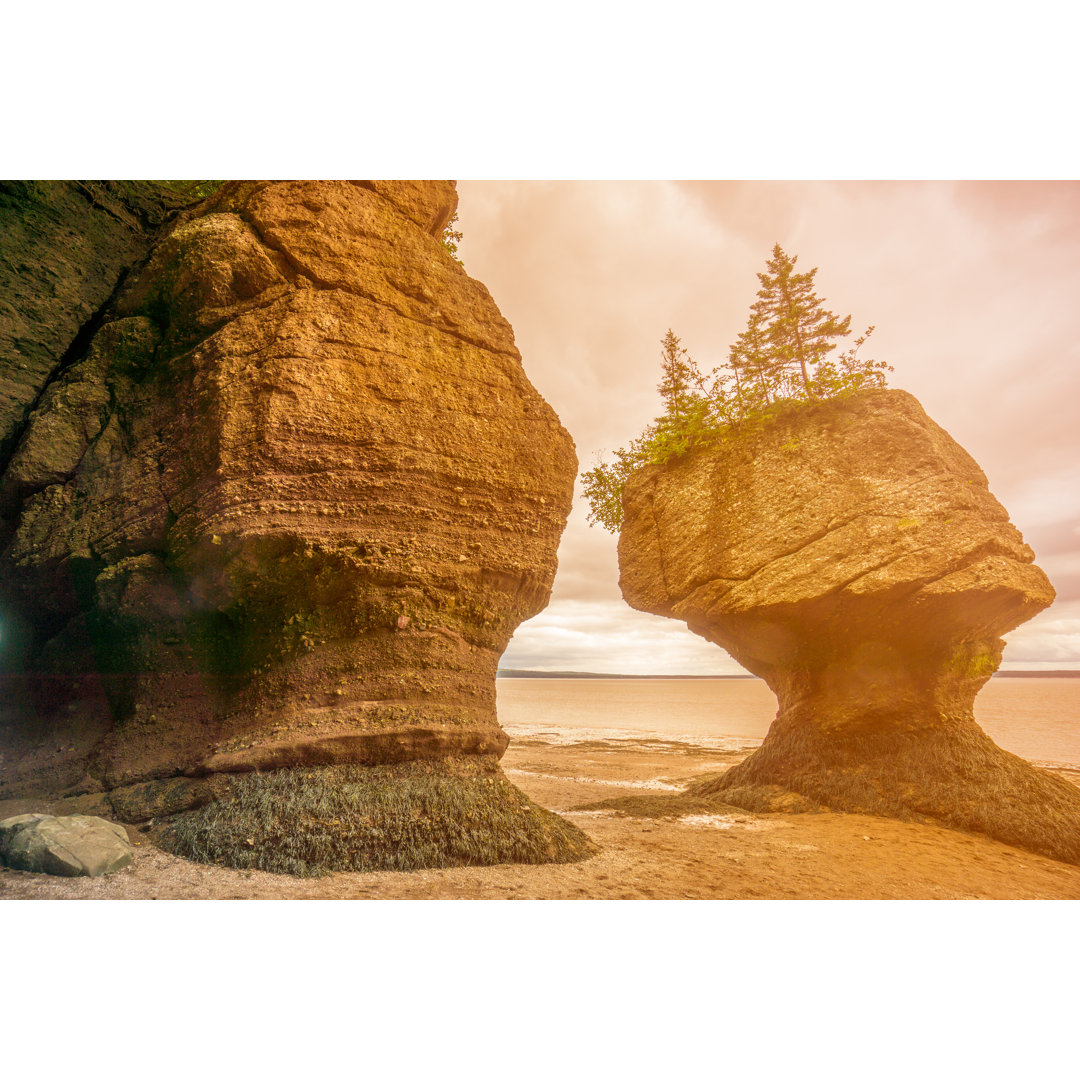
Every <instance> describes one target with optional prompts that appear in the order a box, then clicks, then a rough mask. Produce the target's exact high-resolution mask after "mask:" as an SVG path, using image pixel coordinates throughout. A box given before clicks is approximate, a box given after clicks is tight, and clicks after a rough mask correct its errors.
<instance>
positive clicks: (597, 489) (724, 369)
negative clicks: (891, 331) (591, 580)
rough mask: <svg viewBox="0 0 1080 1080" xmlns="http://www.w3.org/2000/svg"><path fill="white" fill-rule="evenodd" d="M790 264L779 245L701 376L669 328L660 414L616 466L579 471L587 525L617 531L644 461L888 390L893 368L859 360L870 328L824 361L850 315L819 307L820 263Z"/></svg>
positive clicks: (791, 260)
mask: <svg viewBox="0 0 1080 1080" xmlns="http://www.w3.org/2000/svg"><path fill="white" fill-rule="evenodd" d="M797 260H798V256H797V255H791V256H789V255H787V254H786V253H785V252H784V250H783V248H781V247H780V245H779V244H776V245H775V246H774V247H773V250H772V257H771V258H770V259H769V261H768V263H767V264H766V267H765V272H764V273H759V274H758V280H759V282H760V283H761V288H760V289H759V290H758V293H757V297H758V298H757V300H756V301H755V302H754V303H753V304H752V305H751V307H750V315H749V318H748V319H747V324H746V329H745V330H743V332H742V333H741V334H739V336H738V338H736V340H735V342H734V344H733V345H732V346H731V347H730V349H729V352H728V359H727V362H726V363H725V364H722V365H720V366H719V367H715V368H713V369H712V371H711V372H709V374H708V375H705V374H703V373H702V372H701V371H700V370H699V368H698V366H697V364H696V363H695V362H694V360H693V358H692V357H691V356H690V355H689V353H688V352H687V350H686V349H685V348H684V347H683V346H682V343H681V341H680V339H679V338H678V337H676V335H675V334H674V332H673V331H672V330H670V329H669V330H668V332H667V334H666V335H665V336H664V337H663V339H662V340H661V342H660V347H661V352H660V365H661V372H662V377H661V380H660V383H659V385H658V387H657V389H658V390H659V392H660V397H661V400H662V401H663V404H664V411H663V413H662V414H661V415H660V416H658V417H657V418H656V419H655V420H654V421H653V422H652V423H651V424H650V425H649V426H648V427H647V428H646V429H645V430H644V431H643V432H642V434H641V435H639V436H638V437H637V438H636V439H633V440H631V442H630V444H629V445H628V446H626V447H623V448H621V449H618V450H615V451H614V455H615V460H614V461H612V462H609V463H605V462H603V461H600V462H598V463H597V465H596V466H595V467H594V468H592V469H589V470H587V471H586V472H584V473H582V475H581V480H582V485H583V488H584V492H585V497H586V498H587V499H588V501H589V507H590V511H589V518H588V520H589V523H590V524H598V525H602V526H603V527H604V528H605V529H607V530H608V531H609V532H618V531H619V530H620V529H621V528H622V515H623V507H622V497H623V490H624V489H625V486H626V481H627V479H628V478H629V476H630V475H631V474H632V473H633V472H635V471H636V470H637V469H640V468H641V467H642V466H644V465H650V464H663V463H664V462H665V461H670V460H671V459H672V458H674V457H678V456H680V455H681V454H685V453H686V452H687V451H688V450H691V449H693V448H695V447H699V446H705V445H709V444H712V443H715V442H721V441H723V440H725V439H728V438H730V437H732V436H733V435H734V434H736V433H737V432H741V431H743V430H745V429H746V428H747V427H748V426H753V425H756V424H760V423H766V422H768V421H770V420H772V419H775V418H776V417H777V416H779V415H780V414H781V413H783V412H786V411H788V410H790V409H792V408H795V407H798V406H800V405H804V404H807V403H812V402H817V401H824V400H826V399H829V398H837V397H847V396H849V395H851V394H853V393H856V392H857V391H859V390H864V389H876V388H880V387H883V386H885V372H886V371H891V370H892V368H891V367H890V366H889V365H888V364H886V363H884V362H880V361H876V360H871V359H867V358H864V357H861V356H860V355H859V351H860V349H861V347H862V346H863V345H864V344H865V342H866V340H867V338H869V337H870V335H871V334H872V333H873V332H874V328H873V327H872V326H871V327H869V328H867V330H866V331H865V332H864V333H863V334H862V336H861V337H858V338H856V339H855V343H854V345H852V346H851V347H850V348H849V349H847V350H846V351H844V352H842V353H840V354H839V355H838V356H836V357H830V355H829V354H830V353H831V352H833V350H834V349H835V348H836V345H837V339H839V338H844V337H847V336H848V335H849V334H850V333H851V316H850V315H848V316H845V317H844V318H842V319H841V318H839V317H838V316H836V315H835V314H834V313H833V312H831V311H829V310H828V309H826V308H825V306H824V303H823V302H822V300H820V299H819V298H818V297H817V295H816V294H815V293H814V275H815V274H816V273H817V267H814V268H813V269H812V270H808V271H807V272H806V273H802V274H798V273H796V272H795V263H796V261H797ZM785 449H788V447H785ZM792 449H793V451H794V449H797V448H792Z"/></svg>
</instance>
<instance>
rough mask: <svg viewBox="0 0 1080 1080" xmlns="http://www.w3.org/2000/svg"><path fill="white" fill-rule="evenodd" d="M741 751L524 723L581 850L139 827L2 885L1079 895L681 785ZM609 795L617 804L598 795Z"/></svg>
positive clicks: (417, 892)
mask: <svg viewBox="0 0 1080 1080" xmlns="http://www.w3.org/2000/svg"><path fill="white" fill-rule="evenodd" d="M745 753H746V751H745V750H740V751H730V750H720V749H709V748H703V747H701V746H696V745H693V744H689V743H684V742H679V741H665V740H658V739H641V740H637V741H628V740H619V741H613V740H603V739H598V740H593V741H585V742H574V743H570V744H567V745H556V744H552V743H550V742H546V741H543V740H529V739H524V740H523V739H515V740H514V742H513V743H512V745H511V747H510V749H509V750H508V751H507V753H506V756H505V757H504V758H503V767H504V769H505V771H506V773H507V775H508V776H509V778H510V779H511V780H512V781H513V783H515V784H516V785H517V786H518V787H520V788H521V789H522V790H523V791H524V792H525V793H526V794H528V795H529V796H530V797H531V798H533V799H535V800H536V801H537V802H539V803H540V804H542V805H543V806H547V807H549V808H551V809H553V810H557V811H558V812H559V813H562V814H565V815H566V816H567V817H568V818H569V819H570V820H571V821H573V822H575V823H576V824H577V825H579V826H580V827H581V828H582V829H584V830H585V832H587V833H588V834H589V835H590V836H591V837H592V838H593V839H594V840H595V841H596V842H597V843H598V844H599V845H600V847H601V849H602V850H601V852H600V854H599V855H596V856H594V857H593V858H591V859H588V860H586V861H585V862H581V863H573V864H569V865H549V866H493V867H463V868H460V869H451V870H429V871H418V872H413V873H370V874H358V873H338V874H329V875H327V876H325V877H321V878H312V879H300V878H292V877H285V876H281V875H277V874H269V873H264V872H261V871H240V870H232V869H228V868H225V867H220V866H211V865H203V864H198V863H193V862H189V861H187V860H185V859H181V858H177V857H175V856H172V855H166V854H165V853H163V852H161V851H159V850H157V849H156V848H153V847H151V846H150V845H148V844H147V843H146V842H145V840H144V837H143V836H142V834H141V833H139V832H138V831H137V830H134V829H133V830H131V835H132V837H133V839H134V840H135V841H136V842H138V843H139V847H138V848H137V849H136V851H137V855H136V858H135V861H134V862H133V863H132V865H131V866H129V867H127V868H125V869H123V870H120V871H118V872H117V873H115V874H111V875H109V876H107V877H101V878H94V879H90V878H59V877H50V876H48V875H43V874H27V873H22V872H19V871H13V870H8V869H0V899H127V900H180V899H190V900H209V899H235V900H248V899H250V900H255V899H276V900H286V899H335V900H348V899H358V900H359V899H431V900H447V899H477V900H482V899H561V900H576V899H596V900H600V899H611V900H645V899H666V900H680V899H688V900H689V899H700V900H724V899H730V900H765V899H774V900H801V899H818V900H831V899H836V900H839V899H863V900H886V899H896V900H929V899H1013V900H1033V899H1080V866H1071V865H1067V864H1065V863H1060V862H1056V861H1055V860H1053V859H1048V858H1044V857H1042V856H1039V855H1033V854H1030V853H1028V852H1024V851H1019V850H1017V849H1015V848H1010V847H1007V846H1006V845H1004V844H1001V843H998V842H996V841H993V840H988V839H986V838H985V837H981V836H972V835H967V834H965V833H960V832H955V831H953V830H950V829H943V828H938V827H936V826H930V825H917V824H907V823H903V822H899V821H891V820H886V819H883V818H873V817H866V816H862V815H855V814H840V813H831V812H822V813H812V814H797V815H787V814H750V813H746V812H744V811H732V812H730V813H717V812H702V811H701V810H700V809H694V808H687V807H686V806H685V805H679V804H678V803H677V802H675V801H674V800H675V799H676V798H677V797H678V795H679V793H680V792H681V791H682V789H683V788H684V787H685V785H686V784H687V783H688V782H690V781H691V780H694V779H696V778H698V777H700V776H702V775H704V774H708V773H716V772H720V771H722V770H724V769H726V768H729V767H730V766H731V765H733V764H734V763H735V762H737V761H739V760H741V759H742V757H743V756H744V755H745ZM1061 775H1062V776H1065V777H1066V778H1067V779H1069V780H1072V781H1073V782H1078V781H1080V774H1078V773H1074V772H1071V771H1062V772H1061ZM613 799H614V800H619V804H620V805H619V809H611V808H599V809H598V808H595V807H594V806H592V804H595V803H598V802H605V801H609V800H613ZM669 801H670V802H671V804H670V805H668V803H669ZM20 809H21V808H14V807H4V808H3V810H4V813H5V815H6V814H7V813H8V812H11V813H16V812H19V811H20Z"/></svg>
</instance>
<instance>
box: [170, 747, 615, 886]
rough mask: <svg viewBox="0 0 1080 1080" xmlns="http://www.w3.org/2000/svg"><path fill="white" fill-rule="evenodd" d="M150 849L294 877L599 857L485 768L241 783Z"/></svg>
mask: <svg viewBox="0 0 1080 1080" xmlns="http://www.w3.org/2000/svg"><path fill="white" fill-rule="evenodd" d="M154 839H155V841H156V842H157V844H158V845H159V846H160V847H162V848H163V849H164V850H166V851H169V852H171V853H173V854H175V855H182V856H185V857H186V858H189V859H193V860H195V861H197V862H213V863H219V864H223V865H226V866H232V867H235V868H236V869H244V870H247V869H252V870H268V871H270V872H272V873H281V874H293V875H295V876H297V877H318V876H321V875H323V874H327V873H332V872H335V871H375V870H399V871H400V870H421V869H442V868H446V867H452V866H493V865H496V864H499V863H566V862H577V861H579V860H581V859H585V858H588V857H589V856H591V855H594V854H595V853H596V852H597V850H598V849H597V848H596V846H595V844H593V842H592V841H591V840H590V839H589V838H588V837H587V836H586V835H585V834H584V833H583V832H582V831H581V830H580V829H579V828H577V826H575V825H573V824H571V823H570V822H568V821H565V820H563V819H562V818H561V817H559V816H558V815H557V814H554V813H552V812H551V811H550V810H546V809H544V808H543V807H542V806H539V805H537V804H536V803H534V802H533V801H532V800H531V799H529V798H528V797H527V796H525V795H524V794H523V793H522V792H520V791H518V789H517V788H516V787H514V786H513V784H511V783H510V782H509V781H508V780H507V779H506V777H505V776H503V774H502V771H501V770H500V769H499V767H498V765H497V764H496V763H495V761H494V759H484V758H475V759H465V758H451V759H446V760H442V761H415V762H408V763H404V764H397V765H380V766H365V765H355V764H346V765H329V766H322V767H314V768H312V767H303V766H301V767H297V768H290V769H278V770H275V771H273V772H269V773H257V772H253V773H248V774H245V775H242V776H239V777H237V778H236V779H235V781H234V782H233V785H232V794H231V797H230V798H229V799H227V800H222V801H218V802H214V803H210V804H209V805H207V806H203V807H200V808H199V809H197V810H193V811H190V812H187V813H184V814H179V815H177V816H176V817H175V818H173V819H172V820H171V821H170V822H168V823H166V824H165V825H164V826H162V827H160V828H159V829H158V830H157V831H156V834H155V836H154Z"/></svg>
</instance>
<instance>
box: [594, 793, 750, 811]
mask: <svg viewBox="0 0 1080 1080" xmlns="http://www.w3.org/2000/svg"><path fill="white" fill-rule="evenodd" d="M574 809H575V810H615V811H617V812H618V813H620V814H625V815H626V816H627V817H636V818H680V817H686V816H687V815H688V814H717V813H723V812H724V811H725V810H737V809H741V808H737V807H734V806H730V805H728V804H726V803H722V802H720V801H719V800H718V799H715V798H708V797H705V796H702V795H688V794H686V793H685V792H681V791H680V792H664V793H663V794H649V795H619V796H616V797H615V798H613V799H601V800H600V801H599V802H591V803H583V804H582V805H581V806H575V807H574Z"/></svg>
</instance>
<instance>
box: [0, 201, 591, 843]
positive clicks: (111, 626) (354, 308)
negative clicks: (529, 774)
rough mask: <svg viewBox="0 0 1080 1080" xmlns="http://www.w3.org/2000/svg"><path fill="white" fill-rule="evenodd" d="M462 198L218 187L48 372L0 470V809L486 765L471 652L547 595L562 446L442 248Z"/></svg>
mask: <svg viewBox="0 0 1080 1080" xmlns="http://www.w3.org/2000/svg"><path fill="white" fill-rule="evenodd" d="M456 199H457V196H456V192H455V190H454V186H453V184H452V183H451V182H443V181H432V182H421V183H405V182H382V181H372V182H355V183H352V182H294V183H266V182H262V183H255V182H252V183H230V184H227V185H225V186H224V187H223V188H222V190H221V191H220V192H219V193H218V194H217V195H215V196H213V197H212V198H211V199H209V200H207V201H205V202H203V203H201V204H199V205H198V206H197V207H195V208H193V209H191V210H188V211H186V212H183V213H181V214H180V215H179V216H178V217H177V218H176V219H175V220H174V221H173V222H172V223H171V224H170V227H169V228H168V229H167V230H166V231H165V232H164V234H163V235H161V236H160V237H159V238H158V240H157V242H156V244H155V246H154V249H153V251H152V254H151V255H150V258H149V261H148V262H147V264H146V266H145V267H144V268H143V269H142V270H141V272H140V273H138V274H137V275H133V276H132V279H131V280H129V281H128V282H126V283H125V285H124V286H123V288H122V289H121V290H120V292H119V294H118V296H116V298H115V299H114V300H113V302H112V303H111V304H110V306H109V307H108V310H107V312H106V313H105V316H104V318H103V319H102V320H101V325H100V327H99V328H97V330H96V333H94V335H93V336H92V340H91V341H90V342H89V345H88V347H87V348H86V350H85V352H84V353H83V354H82V355H81V356H79V357H78V358H77V359H75V360H74V361H73V362H71V363H69V364H68V365H66V366H65V367H64V368H63V370H62V371H61V372H60V373H59V375H58V376H56V377H55V378H54V379H53V380H52V381H51V382H50V383H49V384H48V385H47V386H46V387H45V388H44V390H43V392H42V393H41V395H40V399H39V401H38V402H37V406H36V408H35V409H34V410H33V412H32V413H31V414H30V416H29V419H28V421H27V422H26V423H25V424H24V425H23V427H22V429H21V432H20V437H19V439H18V442H17V446H16V448H15V450H14V454H13V456H12V458H11V461H10V463H9V465H8V467H7V470H6V471H5V473H4V475H3V478H2V480H0V485H2V492H3V497H4V499H5V505H6V506H7V507H9V508H12V511H11V512H9V517H10V518H12V520H14V521H15V523H16V524H15V526H14V535H13V537H12V539H11V541H10V543H9V544H8V546H7V549H6V550H5V551H4V553H3V557H2V559H3V586H2V587H3V592H4V596H3V601H4V603H5V608H6V610H8V611H9V612H11V613H12V614H11V616H10V619H11V621H12V623H15V622H16V621H17V622H18V623H19V625H20V633H19V639H20V648H19V650H18V652H19V655H18V656H15V657H13V658H12V659H11V660H10V661H9V667H8V671H9V676H8V678H7V680H6V682H7V685H8V686H9V688H10V692H9V702H8V708H9V710H10V711H12V712H13V714H14V715H13V717H12V719H13V721H14V723H13V728H18V731H19V733H20V734H19V738H20V740H21V742H20V744H19V746H17V747H13V748H12V750H13V752H11V751H9V752H7V753H5V758H4V763H3V765H4V773H5V784H6V787H7V791H8V793H9V794H17V793H23V792H29V791H38V790H41V789H42V787H43V786H48V785H51V786H52V788H54V789H56V788H64V787H66V788H67V790H68V791H72V792H81V791H102V790H103V791H106V792H109V793H110V795H109V798H110V799H111V804H112V805H113V806H114V807H125V808H126V811H125V812H126V814H127V816H128V818H129V819H137V818H139V817H140V816H141V817H149V816H150V815H151V814H152V813H154V812H156V813H158V814H159V815H160V814H162V813H165V814H172V813H175V812H176V811H178V810H183V809H185V808H186V807H191V806H195V805H199V804H202V803H206V802H208V801H211V802H212V801H213V800H214V799H217V798H220V797H222V795H223V793H226V794H227V792H228V791H229V790H231V788H230V787H229V785H228V784H224V786H222V783H219V779H220V778H221V777H222V776H235V775H236V774H240V773H251V772H257V773H260V774H261V773H265V772H267V771H273V770H279V769H296V768H307V769H312V768H320V767H330V766H334V767H337V766H342V765H367V766H372V767H376V768H383V769H387V768H392V767H395V766H398V765H400V764H402V763H409V762H432V761H440V760H444V761H447V762H451V763H452V762H453V761H459V760H473V759H475V760H477V761H479V762H483V763H485V764H484V767H483V769H482V770H481V771H482V772H483V771H484V770H486V776H487V782H493V778H494V777H495V775H496V772H495V771H493V770H495V765H494V762H495V761H496V760H497V758H498V757H499V756H500V755H501V753H502V751H503V750H504V749H505V747H506V743H507V739H506V736H505V734H504V733H503V732H502V730H501V729H500V727H499V725H498V722H497V720H496V716H495V669H496V665H497V662H498V658H499V656H500V654H501V653H502V651H503V650H504V649H505V647H506V644H507V642H508V641H509V638H510V636H511V635H512V633H513V632H514V629H515V628H516V627H517V625H518V624H519V623H520V622H521V621H523V620H524V619H527V618H529V617H531V616H532V615H534V614H536V613H537V612H538V611H540V610H541V609H542V608H543V607H544V605H545V604H546V602H547V598H548V595H549V592H550V587H551V582H552V579H553V576H554V573H555V565H556V559H555V553H556V548H557V546H558V542H559V537H560V535H561V532H562V529H563V527H564V524H565V521H566V517H567V514H568V513H569V509H570V501H571V497H572V488H573V479H574V475H575V470H576V460H575V456H574V450H573V444H572V442H571V440H570V437H569V436H568V435H567V433H566V432H565V430H564V429H563V428H562V427H561V425H560V424H559V422H558V418H557V417H556V416H555V414H554V413H553V412H552V410H551V408H550V407H549V406H548V405H547V403H546V402H545V401H544V400H543V399H542V398H541V397H540V395H539V394H538V393H537V392H536V390H535V389H534V388H533V387H532V386H531V384H530V383H529V381H528V379H527V378H526V376H525V374H524V371H523V369H522V364H521V357H520V355H519V353H518V351H517V349H516V347H515V344H514V338H513V333H512V331H511V328H510V326H509V324H508V323H507V322H506V320H505V319H504V318H503V317H502V316H501V314H500V313H499V311H498V309H497V308H496V306H495V304H494V303H493V301H492V299H491V297H490V295H489V294H488V292H487V290H486V289H485V288H484V286H483V285H482V284H480V283H479V282H477V281H475V280H473V279H472V278H470V277H469V276H468V275H467V274H466V273H465V272H464V271H463V270H462V268H461V267H460V266H459V265H458V264H457V263H455V262H454V260H453V259H452V258H451V257H450V255H449V253H448V252H447V251H446V249H445V248H444V247H443V245H442V244H441V242H440V239H439V237H440V234H441V232H442V230H443V228H444V226H445V224H446V222H447V220H448V219H449V217H450V215H451V214H452V212H453V210H454V207H455V205H456ZM57 748H58V749H57ZM54 751H55V752H54ZM447 768H448V769H449V773H448V775H451V774H452V775H453V776H464V775H466V774H468V775H469V776H470V777H472V776H473V775H474V772H475V770H473V771H470V769H468V768H463V767H458V766H452V765H449V764H448V766H447ZM496 771H497V770H496ZM215 778H218V779H215ZM503 783H505V781H503ZM555 820H556V821H557V820H558V819H555ZM563 826H565V828H566V829H571V830H572V827H571V826H566V825H565V823H561V822H560V823H559V825H558V826H557V827H556V826H553V827H554V828H556V831H557V830H558V828H561V827H563ZM575 831H576V830H575ZM219 855H220V857H225V858H228V857H229V855H228V853H221V852H219V853H218V854H217V855H213V857H218V856H219Z"/></svg>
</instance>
